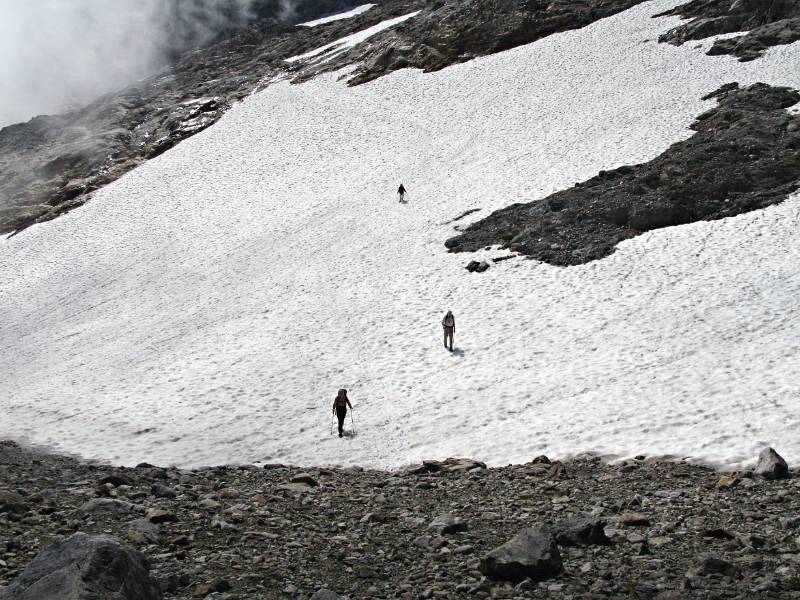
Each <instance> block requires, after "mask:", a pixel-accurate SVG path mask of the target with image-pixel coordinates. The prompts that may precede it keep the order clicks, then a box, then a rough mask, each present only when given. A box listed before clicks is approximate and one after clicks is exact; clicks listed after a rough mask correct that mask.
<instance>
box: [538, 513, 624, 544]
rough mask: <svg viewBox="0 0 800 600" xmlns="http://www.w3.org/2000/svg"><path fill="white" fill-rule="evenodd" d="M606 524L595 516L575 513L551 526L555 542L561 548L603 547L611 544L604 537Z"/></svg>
mask: <svg viewBox="0 0 800 600" xmlns="http://www.w3.org/2000/svg"><path fill="white" fill-rule="evenodd" d="M605 527H606V522H605V521H604V520H603V519H601V518H600V517H598V516H596V515H590V514H589V513H577V514H575V515H573V516H571V517H569V518H567V519H564V520H563V521H561V522H560V523H557V524H556V525H555V526H553V528H552V531H553V534H554V535H555V538H556V542H558V544H559V545H561V546H589V545H593V544H596V545H601V546H605V545H608V544H610V543H611V540H610V539H608V537H606V531H605Z"/></svg>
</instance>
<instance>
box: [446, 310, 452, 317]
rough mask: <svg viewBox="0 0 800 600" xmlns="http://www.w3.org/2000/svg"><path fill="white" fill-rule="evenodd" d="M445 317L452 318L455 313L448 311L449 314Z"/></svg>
mask: <svg viewBox="0 0 800 600" xmlns="http://www.w3.org/2000/svg"><path fill="white" fill-rule="evenodd" d="M445 316H447V317H452V316H453V311H452V310H448V311H447V314H446V315H445Z"/></svg>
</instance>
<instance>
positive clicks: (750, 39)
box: [656, 0, 800, 61]
mask: <svg viewBox="0 0 800 600" xmlns="http://www.w3.org/2000/svg"><path fill="white" fill-rule="evenodd" d="M664 15H677V16H681V17H684V18H687V19H690V21H689V22H688V23H686V24H684V25H680V26H678V27H675V28H673V29H670V30H669V31H668V32H667V33H665V34H663V35H662V36H660V37H659V38H658V41H659V42H667V43H670V44H674V45H676V46H679V45H681V44H683V43H684V42H687V41H689V40H702V39H705V38H708V37H711V36H715V35H720V34H725V33H736V32H746V33H744V34H743V35H738V36H735V37H731V38H727V39H722V40H716V41H715V42H714V44H713V45H712V46H711V49H710V50H709V51H708V54H709V55H711V56H718V55H721V54H730V55H732V56H738V57H739V60H741V61H748V60H755V59H756V58H759V57H760V56H762V55H763V54H764V51H766V49H767V48H769V47H771V46H780V45H783V44H791V43H793V42H796V41H797V40H800V0H771V1H769V2H765V1H763V0H694V1H693V2H689V3H688V4H683V5H681V6H678V7H676V8H673V9H672V10H669V11H667V12H665V13H662V14H661V15H656V16H664Z"/></svg>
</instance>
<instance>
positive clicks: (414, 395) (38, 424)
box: [0, 0, 800, 467]
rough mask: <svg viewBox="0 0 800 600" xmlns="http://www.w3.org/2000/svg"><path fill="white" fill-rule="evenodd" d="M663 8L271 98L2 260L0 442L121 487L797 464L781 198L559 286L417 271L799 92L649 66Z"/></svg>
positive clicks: (729, 68)
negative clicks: (758, 95)
mask: <svg viewBox="0 0 800 600" xmlns="http://www.w3.org/2000/svg"><path fill="white" fill-rule="evenodd" d="M672 4H674V2H672V1H669V2H666V1H661V0H658V1H656V2H652V3H649V4H645V5H642V6H638V7H635V8H633V9H631V10H629V11H627V12H625V13H623V14H620V15H618V16H615V17H612V18H609V19H606V20H603V21H600V22H598V23H595V24H594V25H592V26H590V27H587V28H585V29H582V30H579V31H572V32H567V33H563V34H559V35H555V36H552V37H549V38H546V39H545V40H542V41H540V42H537V43H535V44H532V45H529V46H525V47H521V48H517V49H514V50H511V51H508V52H505V53H502V54H498V55H493V56H489V57H486V58H482V59H478V60H473V61H470V62H467V63H464V64H460V65H456V66H453V67H450V68H448V69H445V70H443V71H440V72H437V73H432V74H422V73H420V72H417V71H411V70H404V71H399V72H396V73H394V74H392V75H391V76H388V77H383V78H381V79H378V80H376V81H374V82H371V83H369V84H366V85H362V86H358V87H355V88H348V87H347V86H346V85H345V84H344V83H343V82H339V81H337V75H336V74H332V75H330V76H325V77H320V78H318V79H315V80H313V81H311V82H309V83H305V84H303V85H290V84H289V83H286V82H277V83H274V84H273V85H270V86H269V87H268V88H267V89H265V90H264V91H262V92H259V93H257V94H255V95H253V96H252V97H250V98H249V99H248V100H247V101H245V102H243V103H242V104H240V105H238V106H236V107H235V108H234V109H232V110H231V111H230V112H229V113H228V114H227V115H226V116H225V117H224V118H223V119H222V120H220V121H219V122H218V124H216V125H215V126H213V127H211V128H209V129H207V130H206V131H204V132H202V133H201V134H198V135H196V136H194V137H192V138H190V139H188V140H186V141H184V142H182V143H181V144H180V145H178V146H177V147H175V148H174V149H172V150H170V151H169V152H167V153H165V154H163V155H162V156H160V157H158V158H156V159H154V160H152V161H149V162H148V163H146V164H145V165H143V166H142V167H140V168H138V169H136V170H135V171H132V172H131V173H129V174H128V175H126V176H125V177H123V178H122V179H120V180H118V181H117V182H115V183H113V184H111V185H110V186H108V187H107V188H105V189H103V190H102V191H101V192H99V193H98V194H97V196H96V198H95V200H94V201H93V202H91V203H89V204H88V205H87V206H86V207H84V208H82V209H80V210H77V211H74V212H72V213H70V214H69V215H67V216H64V217H62V218H59V219H57V220H55V221H53V222H50V223H47V224H44V225H38V226H36V227H33V228H30V229H28V230H25V231H24V232H22V233H21V234H20V235H18V236H16V237H13V238H10V239H7V240H4V241H2V242H0V312H1V313H2V314H3V316H4V318H3V320H2V322H0V372H1V373H3V375H4V377H3V387H2V392H1V393H2V399H0V411H2V414H3V419H2V421H0V436H3V435H5V436H11V437H14V438H17V439H19V438H23V439H25V440H27V441H29V442H33V443H39V444H46V445H51V446H54V447H56V448H58V449H59V450H66V451H72V452H77V453H80V454H82V455H85V456H89V457H98V458H104V459H109V460H113V461H115V462H121V463H125V464H130V463H136V462H138V461H141V460H148V461H150V462H155V463H173V462H174V463H177V464H181V465H198V464H213V463H223V462H253V461H260V460H264V461H284V462H291V463H300V464H309V463H313V464H328V463H339V464H361V465H368V466H380V467H393V466H398V465H402V464H407V463H410V462H413V461H416V460H418V459H420V458H423V457H424V458H435V457H445V456H448V455H467V456H473V457H476V458H480V459H484V460H487V461H488V462H489V463H492V464H499V463H504V462H517V461H526V460H529V459H530V458H531V457H533V456H535V455H537V454H539V453H542V452H545V453H547V454H551V455H555V456H565V455H567V454H569V453H574V452H580V451H596V452H601V453H606V454H611V455H614V456H626V455H631V454H634V453H640V452H641V453H648V454H675V455H679V456H691V457H694V458H696V459H702V460H708V461H714V462H716V463H718V464H731V463H737V462H739V461H743V460H748V459H750V458H751V457H753V456H754V454H755V453H756V452H757V451H758V450H759V449H760V448H761V447H762V445H764V444H767V443H769V444H774V445H775V446H776V447H777V448H778V449H779V450H780V451H781V453H782V454H783V455H784V456H785V457H786V458H787V460H790V461H798V460H800V439H798V437H797V435H796V431H797V428H798V425H799V424H800V423H798V400H797V391H796V390H797V384H796V382H797V381H798V380H800V360H799V358H800V311H799V310H798V308H797V306H798V303H797V298H798V297H800V274H798V269H797V264H798V262H799V260H798V259H800V256H798V254H799V253H800V251H799V250H798V248H800V197H795V198H793V199H791V200H790V201H787V202H786V203H784V204H783V205H781V206H776V207H773V208H770V209H768V210H765V211H762V212H756V213H751V214H748V215H743V216H740V217H736V218H732V219H728V220H724V221H716V222H712V223H697V224H693V225H687V226H681V227H675V228H670V229H664V230H660V231H656V232H652V233H650V234H646V235H642V236H640V237H637V238H635V239H633V240H631V241H628V242H625V243H624V244H623V245H622V246H621V247H620V248H619V250H618V251H617V252H616V253H615V254H614V255H612V256H611V257H609V258H607V259H605V260H602V261H598V262H594V263H591V264H588V265H584V266H580V267H572V268H568V269H560V268H555V267H551V266H548V265H544V264H539V263H536V262H534V261H530V260H525V259H522V258H515V259H512V260H508V261H505V262H501V263H498V264H497V265H495V266H493V267H492V268H491V269H490V270H489V271H488V272H486V273H483V274H480V275H478V274H470V273H467V272H466V271H465V270H464V269H463V265H464V264H465V263H466V262H467V261H468V260H469V259H470V258H472V256H469V255H452V254H448V253H447V252H445V249H444V247H443V241H444V240H445V239H446V238H447V237H448V236H450V235H452V234H453V226H452V225H447V224H444V223H445V222H446V221H449V220H450V219H452V218H454V217H455V216H457V215H458V214H460V213H461V212H463V211H465V210H467V209H470V208H477V207H480V208H481V209H482V210H481V211H480V212H479V213H476V214H474V215H470V217H469V218H470V219H472V218H475V219H477V218H479V217H481V216H483V215H486V214H488V212H489V211H491V210H493V209H496V208H499V207H502V206H505V205H507V204H509V203H511V202H516V201H527V200H530V199H533V198H536V197H541V196H544V195H546V194H548V193H551V192H553V191H556V190H558V189H561V188H563V187H565V186H569V185H571V184H572V183H574V182H576V181H578V180H581V179H584V178H588V177H590V176H592V175H594V174H596V173H597V172H598V171H599V170H600V169H610V168H613V167H616V166H619V165H621V164H623V163H634V162H640V161H646V160H649V159H651V158H652V157H654V156H656V155H657V154H659V153H660V152H662V151H663V150H664V149H665V148H666V147H667V146H668V145H669V144H671V143H672V142H674V141H677V140H679V139H683V138H686V137H688V136H689V135H690V133H691V132H690V131H689V130H688V129H687V127H688V125H689V124H690V123H691V122H692V121H693V119H694V117H695V116H696V115H697V114H699V113H700V112H702V111H703V110H705V109H707V108H708V107H709V106H711V105H712V103H710V102H702V101H700V100H699V98H700V97H701V96H702V95H703V94H706V93H708V92H710V91H712V90H714V89H716V88H717V87H718V86H719V85H720V84H723V83H726V82H729V81H739V82H741V83H743V84H746V83H751V82H755V81H765V82H768V83H773V84H782V85H791V86H794V87H800V70H798V69H796V68H794V65H797V64H798V58H800V44H793V45H790V46H780V47H777V48H774V49H771V50H770V51H769V52H768V53H767V56H766V57H765V58H764V59H762V60H757V61H752V62H748V63H738V62H736V60H735V59H732V58H730V57H713V58H712V57H708V56H705V55H704V54H703V53H702V49H700V48H696V47H693V46H694V45H692V44H689V45H687V46H686V47H682V48H675V47H673V46H669V45H659V44H657V43H655V42H654V40H655V39H656V38H657V37H658V34H659V33H660V32H663V31H664V30H666V29H667V28H669V27H670V26H673V25H675V23H676V22H677V19H674V18H662V19H651V15H653V14H655V13H657V12H660V11H663V10H665V9H666V8H668V7H669V6H671V5H672ZM401 181H402V182H403V183H404V184H405V186H406V187H407V188H408V190H409V192H410V194H411V202H410V203H408V204H399V203H398V202H397V201H396V198H395V196H394V191H395V189H396V188H397V186H398V184H399V183H400V182H401ZM484 254H485V255H486V256H498V255H502V254H504V252H502V251H499V250H490V251H486V252H484V253H479V255H478V256H482V255H484ZM448 308H451V309H452V310H453V311H454V313H455V316H456V320H457V330H456V346H457V351H456V352H455V353H453V354H450V353H448V352H447V351H445V350H444V349H443V348H442V341H441V337H442V335H441V327H440V325H439V323H440V320H441V318H442V316H443V314H444V312H445V311H446V310H447V309H448ZM339 387H347V388H348V389H349V390H350V397H351V399H352V401H353V403H354V405H355V407H356V410H355V426H356V435H355V436H352V437H350V438H347V439H345V440H340V439H338V438H336V437H335V436H334V437H331V436H329V426H330V420H329V419H330V408H329V406H330V403H331V402H332V400H333V396H334V394H335V392H336V389H337V388H339Z"/></svg>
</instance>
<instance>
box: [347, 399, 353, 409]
mask: <svg viewBox="0 0 800 600" xmlns="http://www.w3.org/2000/svg"><path fill="white" fill-rule="evenodd" d="M347 406H349V407H350V410H353V405H352V404H350V399H348V400H347Z"/></svg>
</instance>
